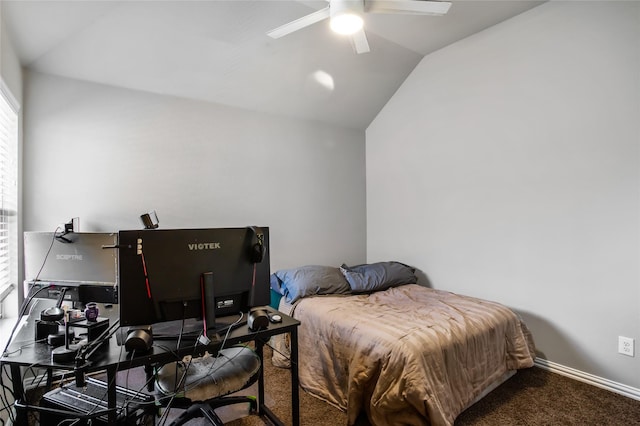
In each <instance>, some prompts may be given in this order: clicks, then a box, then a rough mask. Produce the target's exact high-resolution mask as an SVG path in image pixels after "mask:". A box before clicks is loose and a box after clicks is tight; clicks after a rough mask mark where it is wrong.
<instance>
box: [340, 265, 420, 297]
mask: <svg viewBox="0 0 640 426" xmlns="http://www.w3.org/2000/svg"><path fill="white" fill-rule="evenodd" d="M340 271H341V272H342V274H343V275H344V277H345V279H346V280H347V282H348V283H349V287H351V291H352V292H353V293H370V292H374V291H379V290H386V289H387V288H389V287H395V286H399V285H404V284H415V283H416V282H417V281H418V278H417V277H416V276H415V274H414V272H415V269H414V268H412V267H410V266H407V265H405V264H404V263H400V262H378V263H371V264H365V265H357V266H351V267H349V266H347V265H342V266H341V267H340Z"/></svg>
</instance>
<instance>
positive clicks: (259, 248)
mask: <svg viewBox="0 0 640 426" xmlns="http://www.w3.org/2000/svg"><path fill="white" fill-rule="evenodd" d="M249 229H251V231H252V232H253V237H252V241H251V247H250V248H249V259H250V260H251V263H260V262H262V259H263V258H264V254H265V252H266V251H267V249H266V247H265V245H264V233H263V232H262V229H261V228H259V227H257V226H250V227H249Z"/></svg>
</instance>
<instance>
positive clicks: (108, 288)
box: [24, 232, 118, 304]
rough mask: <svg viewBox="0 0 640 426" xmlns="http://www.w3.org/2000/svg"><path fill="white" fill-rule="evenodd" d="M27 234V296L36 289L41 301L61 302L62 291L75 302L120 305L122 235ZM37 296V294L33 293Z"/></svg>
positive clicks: (25, 245)
mask: <svg viewBox="0 0 640 426" xmlns="http://www.w3.org/2000/svg"><path fill="white" fill-rule="evenodd" d="M58 236H59V234H57V233H53V232H25V233H24V270H25V287H26V288H25V294H27V292H28V291H29V290H32V289H33V287H36V290H38V289H43V290H47V291H39V292H38V295H37V297H39V298H53V299H55V298H57V297H58V295H59V293H60V288H62V287H65V288H68V289H71V290H70V291H67V293H66V296H65V299H66V300H71V301H73V302H81V303H83V304H84V303H88V302H101V303H117V300H118V295H117V288H118V282H117V278H118V250H117V247H116V246H117V243H118V234H116V233H106V232H71V233H67V234H65V235H64V238H57V237H58ZM31 294H33V291H32V293H31Z"/></svg>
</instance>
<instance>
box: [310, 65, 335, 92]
mask: <svg viewBox="0 0 640 426" xmlns="http://www.w3.org/2000/svg"><path fill="white" fill-rule="evenodd" d="M312 76H313V79H314V80H315V81H316V83H318V84H319V85H320V86H322V87H324V88H325V89H327V90H328V91H330V92H333V90H334V89H335V87H336V86H335V83H334V82H333V77H331V74H329V73H328V72H325V71H322V70H318V71H315V72H314V73H313V74H312Z"/></svg>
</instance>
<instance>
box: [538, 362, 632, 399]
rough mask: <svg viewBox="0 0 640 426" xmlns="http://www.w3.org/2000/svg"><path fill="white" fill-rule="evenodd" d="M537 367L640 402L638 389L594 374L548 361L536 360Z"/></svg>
mask: <svg viewBox="0 0 640 426" xmlns="http://www.w3.org/2000/svg"><path fill="white" fill-rule="evenodd" d="M535 366H536V367H540V368H542V369H544V370H548V371H550V372H552V373H557V374H560V375H562V376H566V377H569V378H570V379H574V380H578V381H580V382H584V383H587V384H589V385H593V386H597V387H599V388H602V389H606V390H608V391H611V392H615V393H617V394H620V395H624V396H626V397H629V398H632V399H635V400H638V401H640V389H638V388H634V387H631V386H627V385H624V384H622V383H618V382H614V381H613V380H609V379H604V378H602V377H598V376H594V375H593V374H589V373H585V372H583V371H580V370H576V369H574V368H571V367H566V366H564V365H561V364H557V363H555V362H553V361H549V360H546V359H541V358H536V361H535Z"/></svg>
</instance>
